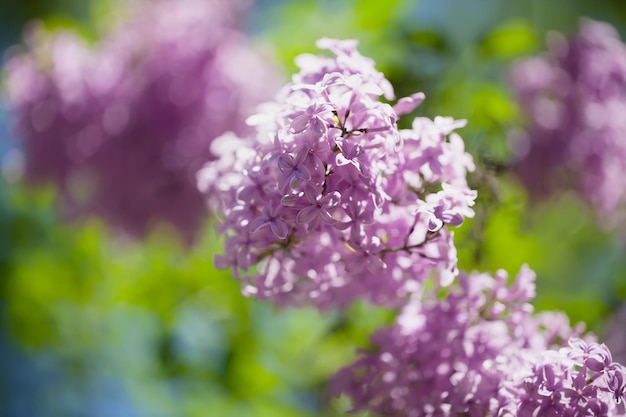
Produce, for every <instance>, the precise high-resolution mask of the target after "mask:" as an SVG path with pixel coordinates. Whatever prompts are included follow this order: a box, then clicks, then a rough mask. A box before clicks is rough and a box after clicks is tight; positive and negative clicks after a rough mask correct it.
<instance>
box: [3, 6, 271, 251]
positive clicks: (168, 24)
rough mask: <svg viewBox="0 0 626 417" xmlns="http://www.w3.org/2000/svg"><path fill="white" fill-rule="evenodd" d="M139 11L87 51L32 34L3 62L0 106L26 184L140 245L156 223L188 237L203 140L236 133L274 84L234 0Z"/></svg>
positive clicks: (64, 35)
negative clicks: (6, 106) (52, 192)
mask: <svg viewBox="0 0 626 417" xmlns="http://www.w3.org/2000/svg"><path fill="white" fill-rule="evenodd" d="M139 4H140V7H137V8H134V9H130V11H128V13H127V14H128V17H127V18H125V20H123V21H122V22H121V23H118V24H117V25H116V27H115V28H113V29H112V30H111V31H110V33H108V34H107V36H106V37H104V38H103V39H101V40H100V41H99V42H98V44H97V45H95V47H93V48H92V47H90V46H89V45H87V43H86V42H85V41H83V40H82V39H80V38H79V37H78V36H77V35H75V34H74V33H71V32H67V31H65V32H59V33H54V34H52V33H48V32H46V31H45V30H42V29H40V28H38V27H34V28H33V29H32V30H31V31H30V32H29V33H28V34H27V38H26V44H27V49H26V50H24V51H20V50H19V49H16V51H15V52H14V53H13V56H11V57H10V58H9V59H8V61H7V62H6V79H7V83H6V84H7V90H8V91H7V92H8V99H9V100H8V101H9V103H10V106H11V107H12V111H13V113H14V117H15V119H16V127H15V128H16V135H17V136H18V137H20V138H21V139H22V140H23V149H24V153H25V156H26V176H27V179H28V180H30V181H31V182H35V183H42V182H51V183H52V184H54V185H55V186H57V187H58V188H59V189H60V190H61V191H62V193H63V197H64V200H65V201H64V203H65V205H66V206H68V208H69V211H70V213H71V214H72V213H75V214H85V213H96V214H98V215H101V216H103V217H104V218H105V219H107V220H109V221H110V222H111V223H112V224H113V225H115V226H120V227H122V228H123V229H125V230H126V231H127V232H130V233H131V234H134V235H137V236H140V237H141V236H143V235H144V234H146V233H148V232H149V231H150V226H152V224H153V223H152V222H153V221H155V220H158V221H166V222H169V223H171V224H172V225H174V226H176V227H177V228H178V229H179V230H180V232H181V233H182V235H184V237H185V238H186V239H187V240H188V241H190V240H192V239H193V237H194V235H195V233H196V232H197V230H198V227H199V224H200V222H201V221H202V220H203V218H204V217H205V215H206V205H205V202H204V198H203V197H202V195H201V193H200V192H199V191H198V190H197V187H196V179H195V175H196V173H197V171H198V169H199V168H200V167H201V166H202V164H204V163H205V162H206V161H207V160H211V159H214V158H215V156H214V155H213V153H212V152H211V150H210V145H211V141H212V139H213V138H215V137H216V136H218V135H221V134H222V133H224V132H226V131H236V132H239V133H243V132H245V129H246V126H245V123H244V120H245V117H246V116H247V115H248V114H249V112H250V111H251V110H252V109H253V107H254V106H255V105H257V104H258V103H259V102H260V101H263V100H266V99H267V98H269V97H271V95H272V94H274V92H275V89H274V88H273V86H274V85H277V83H276V81H277V80H276V76H275V75H274V74H275V71H274V70H273V69H272V68H270V65H269V63H268V62H265V60H264V59H263V58H262V57H261V56H260V55H259V54H258V53H257V52H256V51H254V50H253V48H252V47H251V45H250V43H249V41H248V40H247V38H246V37H245V36H244V35H243V34H242V33H241V31H240V30H238V28H237V22H238V21H239V20H240V18H241V13H242V11H243V8H242V2H240V1H230V0H229V1H226V0H158V1H151V2H141V3H139ZM250 68H254V71H250V70H249V69H250Z"/></svg>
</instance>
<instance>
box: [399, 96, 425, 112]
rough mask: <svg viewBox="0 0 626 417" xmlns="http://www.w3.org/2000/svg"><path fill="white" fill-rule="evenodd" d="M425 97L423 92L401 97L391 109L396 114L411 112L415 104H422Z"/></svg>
mask: <svg viewBox="0 0 626 417" xmlns="http://www.w3.org/2000/svg"><path fill="white" fill-rule="evenodd" d="M425 98H426V96H425V95H424V93H415V94H412V95H410V96H409V97H403V98H401V99H400V100H398V102H397V103H396V104H395V106H393V111H394V112H396V114H397V115H398V116H402V115H403V114H408V113H411V112H412V111H413V110H415V108H417V106H419V105H420V104H422V101H424V99H425Z"/></svg>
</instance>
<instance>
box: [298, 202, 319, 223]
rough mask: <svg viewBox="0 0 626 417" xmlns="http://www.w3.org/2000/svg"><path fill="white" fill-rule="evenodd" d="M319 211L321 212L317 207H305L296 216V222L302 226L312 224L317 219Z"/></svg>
mask: <svg viewBox="0 0 626 417" xmlns="http://www.w3.org/2000/svg"><path fill="white" fill-rule="evenodd" d="M319 211H320V210H319V209H318V208H317V206H309V207H305V208H303V209H302V210H300V212H299V213H298V215H297V216H296V221H297V222H298V223H302V224H305V223H311V222H312V221H313V219H315V217H317V215H318V212H319Z"/></svg>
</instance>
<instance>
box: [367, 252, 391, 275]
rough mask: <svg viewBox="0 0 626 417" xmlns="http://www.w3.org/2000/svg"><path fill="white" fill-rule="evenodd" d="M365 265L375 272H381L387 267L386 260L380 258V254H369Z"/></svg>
mask: <svg viewBox="0 0 626 417" xmlns="http://www.w3.org/2000/svg"><path fill="white" fill-rule="evenodd" d="M365 266H367V269H369V270H370V272H371V273H373V274H380V273H381V272H383V271H384V270H385V269H387V264H386V263H385V261H383V260H382V259H380V257H378V255H369V256H368V257H367V258H366V261H365Z"/></svg>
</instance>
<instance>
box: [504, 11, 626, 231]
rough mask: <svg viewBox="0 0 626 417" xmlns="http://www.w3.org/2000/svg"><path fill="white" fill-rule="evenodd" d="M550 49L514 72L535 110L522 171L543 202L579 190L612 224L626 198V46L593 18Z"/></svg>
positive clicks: (529, 108)
mask: <svg viewBox="0 0 626 417" xmlns="http://www.w3.org/2000/svg"><path fill="white" fill-rule="evenodd" d="M548 47H549V49H548V51H547V53H546V54H545V55H544V56H541V57H533V58H529V59H526V60H524V61H521V62H519V63H517V64H516V65H514V66H513V68H512V71H511V82H512V85H513V88H514V89H515V90H516V92H517V95H518V97H519V101H520V104H521V106H522V108H523V110H524V111H525V112H526V114H527V115H528V127H527V132H525V133H523V134H521V135H519V136H518V137H516V138H514V139H515V140H514V142H513V147H514V151H515V153H516V155H515V156H516V158H517V161H516V171H517V174H518V175H519V178H520V179H521V181H522V182H523V184H524V185H525V186H526V188H527V189H528V190H529V191H530V193H531V196H532V197H533V198H535V199H542V198H545V197H548V196H550V195H552V194H553V193H554V192H557V191H563V190H567V189H573V190H575V191H577V192H578V193H579V194H580V195H581V196H582V197H583V198H584V199H585V200H587V201H588V202H589V203H590V204H591V206H592V207H593V208H594V209H595V210H597V211H598V212H599V214H600V216H602V218H603V221H604V222H609V221H610V220H616V219H613V215H616V214H617V212H618V210H620V208H621V207H623V205H624V202H625V201H626V187H624V180H623V178H624V176H625V175H626V140H624V137H625V136H626V118H624V117H623V115H624V113H626V93H625V91H626V45H624V44H623V43H622V42H621V41H620V39H619V35H618V33H617V31H616V30H615V29H614V28H612V27H611V26H609V25H608V24H605V23H600V22H595V21H592V20H585V21H583V22H582V23H581V26H580V29H579V32H578V33H577V34H576V36H574V37H573V38H572V39H570V40H566V39H564V38H563V37H562V36H561V35H557V34H554V35H553V36H552V37H551V38H550V39H549V45H548ZM607 215H609V216H608V218H607Z"/></svg>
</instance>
